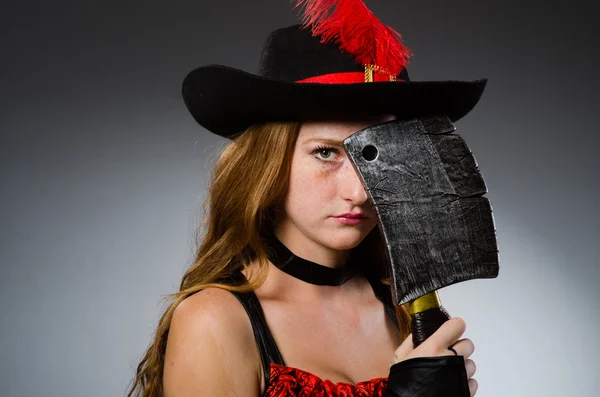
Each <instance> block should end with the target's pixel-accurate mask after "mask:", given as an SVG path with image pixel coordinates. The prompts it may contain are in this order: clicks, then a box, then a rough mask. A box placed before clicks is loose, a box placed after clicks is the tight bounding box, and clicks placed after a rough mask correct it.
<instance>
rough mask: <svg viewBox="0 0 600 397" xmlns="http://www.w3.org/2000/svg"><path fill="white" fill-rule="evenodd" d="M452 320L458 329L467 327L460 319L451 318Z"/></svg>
mask: <svg viewBox="0 0 600 397" xmlns="http://www.w3.org/2000/svg"><path fill="white" fill-rule="evenodd" d="M452 320H454V322H455V323H456V325H457V326H458V327H460V328H463V329H464V328H466V327H467V323H466V322H465V320H464V319H463V318H462V317H453V318H452Z"/></svg>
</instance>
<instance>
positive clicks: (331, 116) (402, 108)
mask: <svg viewBox="0 0 600 397" xmlns="http://www.w3.org/2000/svg"><path fill="white" fill-rule="evenodd" d="M486 83H487V78H480V79H478V80H474V81H455V80H448V81H407V82H401V81H389V82H388V81H384V82H368V83H350V84H324V83H295V82H290V81H284V80H278V79H273V78H268V77H263V76H258V75H254V74H251V73H248V72H245V71H242V70H239V69H235V68H231V67H228V66H223V65H208V66H202V67H199V68H197V69H194V70H193V71H191V72H190V73H189V74H188V75H187V76H186V77H185V79H184V81H183V84H182V95H183V99H184V101H185V104H186V106H187V107H188V109H189V111H190V113H191V114H192V116H193V117H194V119H195V120H196V121H197V122H198V123H199V124H200V125H201V126H202V127H204V128H206V129H207V130H208V131H210V132H212V133H215V134H217V135H220V136H223V137H226V138H231V137H232V136H233V135H235V134H237V133H239V132H242V131H243V130H245V129H246V128H247V127H249V126H250V125H252V124H254V123H260V122H266V121H303V120H343V119H346V118H348V117H360V116H362V115H365V116H368V115H375V114H394V115H396V116H397V118H398V119H411V118H418V117H422V116H426V115H432V114H440V113H445V114H446V115H447V116H448V117H449V118H450V120H452V121H453V122H455V121H457V120H459V119H461V118H462V117H464V116H465V115H466V114H467V113H469V112H470V111H471V110H472V109H473V108H474V107H475V105H476V104H477V102H479V99H480V98H481V95H482V93H483V90H484V88H485V85H486Z"/></svg>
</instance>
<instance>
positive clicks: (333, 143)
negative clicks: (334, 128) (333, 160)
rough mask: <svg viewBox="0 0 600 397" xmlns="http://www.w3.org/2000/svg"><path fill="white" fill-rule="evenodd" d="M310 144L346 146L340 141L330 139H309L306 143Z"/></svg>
mask: <svg viewBox="0 0 600 397" xmlns="http://www.w3.org/2000/svg"><path fill="white" fill-rule="evenodd" d="M309 142H324V143H327V144H329V145H333V146H340V147H343V146H344V144H343V143H342V141H338V140H335V139H329V138H310V139H307V140H305V141H304V143H309Z"/></svg>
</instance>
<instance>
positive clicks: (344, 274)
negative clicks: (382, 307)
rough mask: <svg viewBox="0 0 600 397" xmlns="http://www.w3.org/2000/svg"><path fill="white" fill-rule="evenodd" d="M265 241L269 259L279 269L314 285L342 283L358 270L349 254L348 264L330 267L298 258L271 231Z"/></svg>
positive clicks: (358, 267)
mask: <svg viewBox="0 0 600 397" xmlns="http://www.w3.org/2000/svg"><path fill="white" fill-rule="evenodd" d="M265 242H266V243H267V246H268V248H269V250H268V251H269V252H268V253H267V254H268V257H269V260H270V261H271V262H272V263H273V264H274V265H275V266H277V268H278V269H280V270H281V271H283V272H285V273H287V274H289V275H290V276H292V277H296V278H298V279H300V280H302V281H305V282H307V283H310V284H315V285H331V286H337V285H342V284H344V283H345V282H346V281H348V280H349V279H351V278H352V277H354V276H355V275H356V274H358V273H359V271H360V266H359V265H358V263H357V262H356V261H355V260H354V256H353V255H351V256H350V258H349V261H348V264H347V265H346V266H344V267H342V268H332V267H327V266H323V265H319V264H318V263H314V262H311V261H309V260H307V259H303V258H300V257H299V256H296V255H294V254H293V253H292V251H290V250H289V249H288V248H287V247H286V246H285V245H284V244H283V243H282V242H281V241H280V240H279V239H278V238H277V237H276V236H275V234H273V233H267V234H266V236H265Z"/></svg>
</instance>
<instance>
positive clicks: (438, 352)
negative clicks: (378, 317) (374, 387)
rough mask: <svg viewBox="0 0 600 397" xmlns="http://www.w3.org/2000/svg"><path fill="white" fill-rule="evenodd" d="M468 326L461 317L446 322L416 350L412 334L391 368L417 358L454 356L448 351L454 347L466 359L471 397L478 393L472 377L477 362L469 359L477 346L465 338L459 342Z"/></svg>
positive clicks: (396, 354) (396, 353)
mask: <svg viewBox="0 0 600 397" xmlns="http://www.w3.org/2000/svg"><path fill="white" fill-rule="evenodd" d="M466 327H467V325H466V324H465V321H464V320H463V319H462V318H460V317H454V318H451V319H450V320H448V321H446V322H445V323H444V324H442V326H441V327H440V328H438V330H437V331H435V332H434V333H433V335H431V336H430V337H429V338H427V339H426V340H425V342H423V343H422V344H421V345H419V346H418V347H417V348H416V349H415V347H414V345H413V342H412V334H410V335H408V337H407V338H406V339H405V340H404V342H402V344H401V345H400V347H398V349H396V351H395V352H394V361H393V362H391V363H390V367H391V366H392V365H393V364H396V363H399V362H401V361H405V360H408V359H410V358H415V357H438V356H449V355H454V352H452V351H451V350H449V349H448V347H452V348H453V349H454V350H456V353H457V354H458V355H459V356H464V358H465V368H466V372H467V378H468V383H469V391H470V393H471V397H473V396H474V395H475V393H476V392H477V387H478V385H477V381H476V380H475V379H472V378H471V377H472V376H473V374H475V369H476V367H475V362H474V361H473V360H471V359H469V357H470V356H471V354H473V351H474V350H475V346H474V345H473V342H471V340H470V339H468V338H464V339H461V340H458V338H460V337H461V336H462V334H463V333H464V332H465V329H466Z"/></svg>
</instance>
